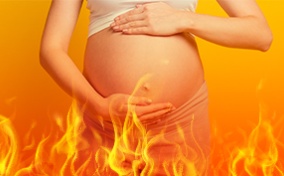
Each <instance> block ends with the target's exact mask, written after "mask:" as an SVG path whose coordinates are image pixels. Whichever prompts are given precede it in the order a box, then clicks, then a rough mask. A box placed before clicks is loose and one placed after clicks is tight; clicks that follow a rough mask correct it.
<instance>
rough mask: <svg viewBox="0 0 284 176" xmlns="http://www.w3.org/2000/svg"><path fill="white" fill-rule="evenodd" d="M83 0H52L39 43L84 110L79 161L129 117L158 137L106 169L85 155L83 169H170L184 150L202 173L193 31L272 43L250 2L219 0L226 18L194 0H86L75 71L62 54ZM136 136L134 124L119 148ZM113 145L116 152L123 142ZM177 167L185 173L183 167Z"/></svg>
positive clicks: (204, 140)
mask: <svg viewBox="0 0 284 176" xmlns="http://www.w3.org/2000/svg"><path fill="white" fill-rule="evenodd" d="M82 1H83V0H68V1H67V0H53V1H52V4H51V8H50V12H49V15H48V19H47V22H46V26H45V30H44V34H43V38H42V44H41V51H40V56H41V57H40V58H41V64H42V66H43V67H44V68H45V69H46V70H47V72H48V73H49V74H50V75H51V76H52V77H53V78H54V80H55V81H56V82H57V83H58V84H59V85H60V86H61V87H62V88H63V89H64V90H65V91H66V92H68V93H69V94H70V95H72V96H73V97H74V98H75V99H76V100H77V101H78V104H79V107H80V109H81V110H82V112H83V120H84V123H85V124H86V129H85V131H84V133H83V134H82V136H83V137H84V138H85V139H87V141H88V142H89V147H88V148H89V149H84V150H82V151H83V152H81V154H79V157H78V162H77V168H80V164H81V165H83V163H84V162H83V161H84V159H81V161H80V157H82V158H84V156H85V155H86V156H88V155H90V153H92V152H94V153H96V151H98V150H99V149H100V148H101V147H102V146H103V147H106V148H108V149H110V150H111V149H112V148H114V146H116V147H117V143H116V141H115V140H116V139H117V138H116V137H117V135H118V134H120V131H119V130H118V129H122V128H120V125H121V124H123V123H124V122H125V119H126V117H128V118H129V119H135V118H136V117H137V119H139V122H138V123H139V124H141V125H142V127H143V129H145V131H146V132H145V134H146V137H144V138H143V140H144V141H145V140H146V141H149V143H151V142H152V143H153V141H155V142H154V144H152V145H149V146H150V147H148V148H146V149H145V150H141V153H142V154H141V155H139V153H138V154H136V155H135V156H134V157H122V158H123V159H121V160H117V161H114V162H117V164H113V165H114V166H110V168H111V169H106V168H100V167H101V165H103V164H98V163H95V161H94V162H89V163H92V164H89V165H90V166H88V168H89V170H88V173H87V171H86V173H84V174H82V175H93V174H94V173H96V174H97V175H112V174H114V173H117V172H118V171H121V172H123V173H124V174H125V175H127V174H128V175H131V173H132V174H133V173H141V174H142V173H143V174H146V175H173V173H175V171H174V169H169V168H168V167H170V166H172V165H173V163H171V162H172V161H171V159H172V158H177V155H179V154H180V153H181V154H182V155H183V157H184V158H185V160H186V161H192V163H193V165H194V169H193V170H194V173H195V174H197V175H206V174H207V173H208V156H209V153H210V150H209V149H210V147H209V136H210V128H209V118H208V110H207V105H208V99H207V98H208V97H207V87H206V82H205V81H204V74H203V68H202V63H201V60H200V58H199V53H198V49H197V46H196V42H195V36H197V37H200V38H203V39H205V40H208V41H210V42H213V43H216V44H219V45H223V46H227V47H235V48H246V49H256V50H261V51H266V50H268V49H269V47H270V44H271V41H272V34H271V31H270V29H269V27H268V24H267V22H266V20H265V18H264V16H263V14H262V12H261V10H260V9H259V7H258V5H257V4H256V2H255V1H254V0H238V1H233V0H231V1H230V0H218V3H219V4H220V6H221V7H222V8H223V9H224V10H225V11H226V12H227V14H228V15H229V16H230V17H228V18H224V17H215V16H209V15H202V14H196V13H194V11H195V7H196V5H197V0H163V1H155V0H145V1H139V0H137V1H135V0H88V2H87V3H88V4H87V7H88V8H89V10H90V25H89V36H88V41H87V46H86V51H85V59H84V71H83V73H81V72H80V71H79V70H78V68H77V67H76V66H75V65H74V63H73V62H72V60H71V59H70V58H69V56H68V46H69V41H70V39H71V36H72V32H73V30H74V27H75V24H76V21H77V18H78V15H79V11H80V8H81V5H82ZM130 109H131V110H132V111H131V112H132V114H129V111H130ZM136 115H137V116H136ZM115 119H119V121H120V122H122V123H117V121H116V120H115ZM124 125H125V124H124ZM122 126H123V125H122ZM138 126H139V125H138ZM94 131H95V132H94ZM181 132H182V135H180V134H181ZM135 134H138V133H135V130H134V132H133V136H132V138H134V139H133V140H132V139H131V140H129V141H130V143H129V144H128V145H126V146H125V148H133V147H134V148H135V147H136V148H137V146H139V145H141V144H140V143H141V140H139V139H140V136H139V135H137V136H135ZM160 134H163V137H158V136H160ZM98 136H99V137H98ZM115 136H116V137H115ZM128 137H130V136H128ZM135 138H137V140H136V139H135ZM131 141H132V142H131ZM137 141H138V142H137ZM139 141H140V143H139ZM129 145H130V146H129ZM177 146H178V147H177ZM177 148H178V149H177ZM116 149H117V153H119V152H120V151H122V150H124V149H122V148H119V147H117V148H116ZM86 151H88V152H86ZM145 151H147V156H148V157H150V158H151V159H150V160H149V162H147V161H145V160H146V159H145V155H143V152H145ZM179 151H181V152H179ZM138 155H139V156H140V158H139V156H138ZM143 156H144V157H143ZM96 157H97V155H95V156H94V160H95V158H96ZM141 158H142V159H141ZM179 158H180V157H179ZM85 160H87V159H85ZM142 160H143V161H142ZM96 161H97V160H96ZM135 161H140V164H138V165H137V164H135V163H136V162H135ZM141 161H142V162H141ZM150 161H151V162H150ZM182 161H184V160H182ZM111 162H112V161H110V160H109V161H108V162H105V161H102V163H110V165H111ZM185 163H186V162H185ZM119 167H121V168H124V169H122V170H123V171H122V170H121V169H116V168H119ZM127 168H128V169H127ZM129 168H130V169H129ZM149 168H151V169H149ZM188 168H189V167H188ZM135 169H136V171H135ZM131 170H132V171H131ZM137 170H138V171H137ZM180 170H181V169H180ZM176 172H177V171H176ZM180 172H181V174H183V175H189V174H190V173H191V171H189V170H188V169H183V170H182V171H180ZM147 173H148V174H147ZM114 175H115V174H114Z"/></svg>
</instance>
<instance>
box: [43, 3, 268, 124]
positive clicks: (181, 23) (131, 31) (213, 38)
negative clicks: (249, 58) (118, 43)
mask: <svg viewBox="0 0 284 176" xmlns="http://www.w3.org/2000/svg"><path fill="white" fill-rule="evenodd" d="M218 2H219V4H220V6H221V7H222V8H223V9H224V10H225V11H226V12H227V14H228V15H229V16H230V17H229V18H221V17H214V16H209V15H200V14H195V13H192V12H188V11H181V10H177V9H173V8H171V7H170V6H168V5H167V4H165V3H147V4H142V5H137V8H135V9H134V10H132V11H129V12H128V13H125V14H123V15H120V16H119V17H117V18H116V19H114V23H113V24H112V25H111V28H112V29H113V31H114V32H116V33H118V34H127V35H131V36H132V35H133V36H135V35H137V34H140V35H144V34H147V35H152V36H159V37H161V36H169V35H171V36H172V35H174V36H175V37H174V36H172V37H171V38H172V39H173V40H175V39H178V36H179V35H180V33H182V32H190V33H192V34H194V35H195V36H198V37H200V38H203V39H205V40H208V41H210V42H213V43H216V44H220V45H223V46H228V47H237V48H248V49H257V50H261V51H266V50H268V49H269V47H270V44H271V41H272V35H271V31H270V29H269V27H268V25H267V22H266V20H265V18H264V16H263V14H262V13H261V11H260V9H259V8H258V6H257V4H256V2H255V1H254V0H240V1H228V0H218ZM81 5H82V0H72V1H65V0H53V2H52V5H51V8H50V12H49V15H48V20H47V23H46V27H45V31H44V34H43V38H42V45H41V52H40V54H41V57H40V58H41V64H42V66H43V67H44V68H45V69H46V70H47V72H48V73H49V74H50V75H51V76H52V77H53V78H54V80H55V81H57V83H58V84H59V85H60V86H61V87H62V88H63V89H64V90H65V91H66V92H68V93H69V94H70V95H72V96H73V97H74V98H76V99H77V100H78V101H80V102H82V103H85V104H86V107H87V109H89V110H90V111H92V112H93V113H96V114H100V115H102V116H103V117H105V118H106V119H108V118H109V108H110V109H113V111H114V113H115V114H117V115H118V116H121V117H124V116H125V114H126V112H127V107H128V104H129V103H130V104H133V105H136V112H137V114H138V116H139V118H140V119H141V120H147V121H149V120H151V119H155V118H156V117H158V116H160V115H162V114H166V113H168V112H169V111H170V110H172V109H173V107H174V105H177V106H178V105H180V104H181V103H182V102H183V101H184V100H174V99H171V98H170V97H169V99H167V100H165V101H166V102H162V101H163V100H164V99H159V98H157V99H156V100H155V99H154V101H153V100H152V99H149V98H153V97H151V96H150V95H149V96H148V95H147V96H135V97H133V98H132V99H131V102H128V99H129V96H130V94H129V90H130V89H131V88H133V83H134V82H135V81H137V78H138V75H135V76H134V77H135V78H133V79H132V81H131V84H130V86H129V88H126V89H125V90H122V91H125V92H124V93H118V92H117V90H113V91H108V92H103V90H102V88H99V86H98V84H97V83H96V81H94V80H92V79H95V78H90V75H89V74H88V73H87V72H85V73H86V75H87V77H88V79H89V80H91V81H90V82H91V84H90V82H89V81H88V80H87V79H86V77H84V75H83V74H82V73H81V72H80V71H79V70H78V69H77V67H76V66H75V65H74V63H73V62H72V60H71V59H70V58H69V56H68V54H67V50H68V46H69V41H70V39H71V36H72V33H73V30H74V27H75V24H76V21H77V18H78V15H79V11H80V8H81ZM244 29H249V30H244ZM106 34H109V33H108V32H106V31H105V32H103V33H101V34H99V33H98V34H96V35H95V36H94V38H95V37H98V38H99V37H107V35H106ZM100 35H101V36H100ZM111 37H114V38H113V39H114V40H116V39H115V37H118V36H117V35H115V34H113V35H110V38H111ZM128 37H129V36H128ZM137 37H138V36H137ZM144 37H145V36H144ZM91 38H92V37H91ZM121 38H122V39H123V38H125V39H126V38H127V37H125V36H123V37H122V36H121ZM145 38H147V37H145ZM137 39H138V38H135V37H134V38H133V42H136V41H135V40H137ZM106 40H107V38H106ZM127 40H128V39H127ZM151 40H152V39H151ZM154 40H156V39H153V41H154ZM159 40H160V39H159V38H157V42H158V41H159ZM161 40H162V39H161ZM180 41H182V40H180ZM188 41H189V40H188ZM92 42H93V41H91V39H90V40H89V43H92ZM131 42H132V41H131ZM137 43H138V42H137ZM137 43H135V44H137ZM140 43H141V45H142V46H143V41H139V44H140ZM169 43H171V42H169ZM180 43H182V42H180ZM189 43H191V44H188V45H186V44H181V45H183V46H187V47H188V48H187V49H188V51H186V48H184V51H185V53H186V54H188V55H190V54H191V55H192V56H193V57H192V59H189V60H190V61H185V62H191V63H194V64H196V65H195V66H194V68H195V69H194V71H195V73H198V74H197V75H199V73H200V72H201V70H202V69H201V67H200V66H198V65H199V64H198V63H199V60H198V56H197V55H198V54H197V50H196V49H195V46H194V45H195V44H194V42H192V41H191V42H189ZM172 44H174V42H173V43H172ZM90 45H91V44H90ZM110 47H111V46H110ZM167 47H170V44H169V45H168V46H167ZM113 48H115V47H113ZM90 52H91V51H90ZM173 52H174V51H173ZM137 53H139V50H138V52H137ZM93 54H95V53H92V54H90V53H89V51H87V52H86V58H87V59H88V58H90V57H91V55H93ZM120 54H121V53H120ZM161 54H163V53H161ZM172 54H173V53H172ZM186 54H185V56H184V57H188V56H186ZM153 56H155V57H152V58H151V57H150V59H154V58H157V57H156V56H158V55H154V54H153ZM162 56H163V55H162ZM170 56H172V55H170ZM93 57H96V58H99V57H101V56H98V55H97V53H96V56H93ZM143 58H145V57H143ZM171 58H172V57H169V58H167V59H171ZM126 59H130V58H126ZM138 59H139V58H138ZM140 59H141V58H140ZM179 59H181V60H182V59H184V58H183V56H181V57H179ZM193 61H194V62H193ZM123 63H124V64H125V62H123ZM176 64H177V63H176ZM122 66H123V65H122ZM196 68H197V69H196ZM143 69H144V70H145V69H146V68H143ZM143 69H142V70H143ZM189 69H190V68H189ZM191 69H192V68H191ZM86 71H87V68H86ZM180 74H183V73H180ZM70 75H72V76H71V77H70ZM193 75H195V74H193ZM201 75H202V74H201ZM190 76H192V75H189V76H187V79H191V78H190ZM195 76H196V75H195ZM94 77H95V76H94ZM201 77H202V76H201ZM196 79H198V80H200V78H196ZM169 81H171V78H169ZM195 81H196V80H195ZM197 82H198V81H197ZM165 83H166V84H167V82H165ZM191 83H192V82H191ZM92 84H93V85H92ZM150 84H152V83H150ZM198 84H199V83H197V84H196V85H198ZM121 85H122V84H121ZM102 86H104V83H103V84H102ZM94 87H98V89H100V90H99V91H101V92H99V91H98V90H96V89H94ZM196 87H197V86H196ZM116 88H117V89H119V88H121V87H120V85H118V86H117V87H116ZM160 88H161V87H159V88H157V90H159V89H160ZM196 89H197V88H194V87H191V90H192V92H194V91H195V90H196ZM154 92H155V91H154ZM112 93H113V94H112ZM189 97H190V95H188V97H186V98H189ZM169 101H173V102H170V104H169ZM172 103H174V105H173V104H172ZM118 107H119V108H118Z"/></svg>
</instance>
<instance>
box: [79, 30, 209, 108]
mask: <svg viewBox="0 0 284 176" xmlns="http://www.w3.org/2000/svg"><path fill="white" fill-rule="evenodd" d="M84 75H85V76H86V78H87V79H88V81H89V82H90V84H91V85H92V86H93V87H94V88H95V89H96V91H97V92H98V93H99V94H101V95H102V96H103V97H107V96H109V95H111V94H114V93H126V94H131V93H132V92H133V91H134V89H135V86H136V85H137V83H138V81H139V80H140V79H141V78H142V77H143V76H145V75H147V76H146V77H145V79H144V80H143V81H142V83H141V84H140V85H139V86H140V87H138V88H137V90H136V91H135V95H142V96H146V97H149V98H152V99H153V102H171V103H173V104H174V106H176V107H179V106H180V105H182V104H183V103H184V102H186V101H187V100H188V99H189V98H191V97H192V96H193V95H194V93H195V92H196V91H197V90H198V88H199V87H200V86H201V84H202V83H203V81H204V79H203V78H204V75H203V68H202V64H201V61H200V58H199V54H198V50H197V46H196V43H195V40H194V38H193V37H192V36H191V35H189V34H187V35H185V34H178V35H173V36H168V37H158V36H148V35H125V34H121V33H114V32H112V30H110V29H109V28H106V29H104V30H102V31H100V32H98V33H96V34H94V35H92V36H90V37H89V39H88V43H87V47H86V53H85V61H84Z"/></svg>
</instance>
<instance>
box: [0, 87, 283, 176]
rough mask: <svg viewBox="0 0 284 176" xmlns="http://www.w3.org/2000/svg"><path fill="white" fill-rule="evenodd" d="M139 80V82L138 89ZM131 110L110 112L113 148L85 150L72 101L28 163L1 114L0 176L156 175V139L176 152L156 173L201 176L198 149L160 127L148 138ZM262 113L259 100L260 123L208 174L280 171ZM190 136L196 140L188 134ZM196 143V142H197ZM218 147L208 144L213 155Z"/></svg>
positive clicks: (82, 126) (81, 124)
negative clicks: (120, 115) (153, 151)
mask: <svg viewBox="0 0 284 176" xmlns="http://www.w3.org/2000/svg"><path fill="white" fill-rule="evenodd" d="M139 84H141V82H140V83H138V87H139ZM135 91H137V89H135ZM135 91H134V93H135ZM129 101H131V99H129ZM129 104H130V103H129ZM134 109H135V108H134V106H131V105H129V112H128V114H127V116H126V118H125V120H124V122H121V121H120V120H119V118H117V117H115V116H112V122H113V124H115V125H114V132H115V140H114V145H113V147H109V146H100V147H99V148H98V150H96V151H92V150H85V149H86V148H88V147H90V144H89V141H88V140H86V138H83V137H82V136H83V135H84V131H85V130H86V126H85V124H84V122H83V120H82V112H80V111H79V110H78V108H77V105H76V103H75V102H74V103H73V104H72V107H71V108H70V111H69V113H68V116H67V121H66V124H64V120H63V118H61V117H55V118H54V119H55V123H53V125H54V126H53V129H52V130H51V132H50V133H49V134H46V135H44V136H43V138H42V140H41V141H39V142H38V145H37V147H36V152H35V154H34V156H33V159H32V161H31V162H26V161H22V160H21V159H22V157H21V155H22V154H23V153H24V152H25V149H27V148H32V147H33V145H32V144H29V145H26V146H24V147H22V148H21V147H19V139H18V137H17V134H16V131H15V129H14V127H13V125H12V123H11V121H10V120H9V118H6V117H4V116H0V146H1V149H0V176H12V175H15V176H21V175H37V176H38V175H42V176H44V175H46V176H47V175H48V176H57V175H78V176H80V175H134V176H138V175H141V176H143V175H145V176H148V175H159V174H160V171H161V170H157V168H159V167H158V166H157V164H156V163H155V158H153V156H152V155H151V153H150V152H149V151H150V149H151V148H152V147H155V145H156V144H158V143H159V142H161V141H163V142H164V143H166V144H170V145H171V146H175V147H174V148H171V149H172V150H175V156H173V157H172V158H170V159H166V160H164V161H163V163H162V166H161V167H160V168H162V172H163V174H160V175H167V176H170V175H175V176H182V175H185V176H188V175H189V176H194V175H197V176H199V175H205V170H206V169H207V168H205V164H204V163H203V164H204V165H203V166H204V167H201V168H202V170H199V169H198V168H197V167H196V163H195V161H196V158H197V157H199V159H200V158H201V160H203V161H204V162H207V161H206V158H205V156H203V155H202V153H201V155H200V154H197V153H196V152H195V151H194V150H192V148H191V147H190V146H187V147H186V150H184V149H182V148H181V147H180V146H179V144H175V143H173V141H169V140H167V139H166V138H165V137H164V131H163V130H162V131H161V132H160V134H158V135H155V136H154V137H149V136H148V135H149V134H148V133H147V131H146V129H145V127H144V125H143V124H141V122H140V121H139V119H138V117H137V115H136V113H135V111H134ZM265 112H266V111H265V107H263V104H261V105H260V115H259V122H258V124H257V126H256V127H255V128H254V129H253V130H252V132H251V133H250V134H249V135H248V138H247V141H246V143H245V144H241V145H238V146H234V148H231V149H229V151H228V153H225V154H224V156H223V158H222V160H220V161H219V162H218V163H212V164H211V165H212V167H211V172H212V173H213V175H232V176H237V175H250V176H255V175H264V176H272V175H284V172H283V163H281V162H280V161H279V147H280V145H281V143H280V142H279V141H278V140H277V139H276V137H275V135H274V134H273V128H272V124H271V121H270V120H269V118H267V117H266V118H265V115H266V113H265ZM176 129H177V131H178V134H179V136H177V137H179V138H180V139H181V140H184V139H185V135H184V132H183V130H182V128H180V127H179V126H178V125H177V128H176ZM215 130H216V129H215ZM92 134H93V135H94V140H95V141H96V142H97V143H101V141H102V140H103V137H102V136H100V135H99V134H98V133H97V132H96V131H92ZM28 135H32V133H28ZM31 137H32V136H27V138H31ZM220 138H221V137H220V135H218V136H217V135H216V136H213V138H212V141H215V140H220ZM192 140H193V141H195V139H194V137H193V136H192ZM195 142H196V141H195ZM196 145H197V146H198V143H197V142H196ZM217 150H218V149H216V148H213V150H212V155H213V154H214V153H215V152H216V151H217ZM86 151H87V152H86ZM81 156H85V157H84V159H83V160H81V159H80V157H81ZM224 168H227V170H226V169H224Z"/></svg>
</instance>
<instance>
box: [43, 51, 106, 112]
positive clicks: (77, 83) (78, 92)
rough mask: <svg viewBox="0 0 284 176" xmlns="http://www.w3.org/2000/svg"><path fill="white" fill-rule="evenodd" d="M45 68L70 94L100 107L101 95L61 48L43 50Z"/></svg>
mask: <svg viewBox="0 0 284 176" xmlns="http://www.w3.org/2000/svg"><path fill="white" fill-rule="evenodd" d="M40 62H41V65H42V66H43V68H44V69H45V70H46V71H47V72H48V73H49V75H50V76H51V77H52V78H53V79H54V80H55V81H56V82H57V84H58V85H59V86H60V87H61V88H62V89H63V90H64V91H65V92H67V93H68V94H69V95H70V96H72V97H73V98H75V99H76V100H77V101H79V102H80V103H83V104H86V105H87V106H88V107H92V108H91V109H94V110H95V109H97V110H98V109H99V108H100V107H99V103H100V102H101V101H102V99H103V97H101V96H100V95H99V94H98V93H97V92H96V91H95V90H94V89H93V87H92V86H91V85H90V84H89V82H88V81H87V80H86V79H85V77H84V76H83V75H82V73H81V72H80V70H79V69H78V68H77V67H76V65H75V64H74V63H73V62H72V60H71V59H70V58H69V56H68V55H67V54H66V53H65V52H64V51H61V50H59V49H58V50H56V49H53V50H52V51H41V55H40Z"/></svg>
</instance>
